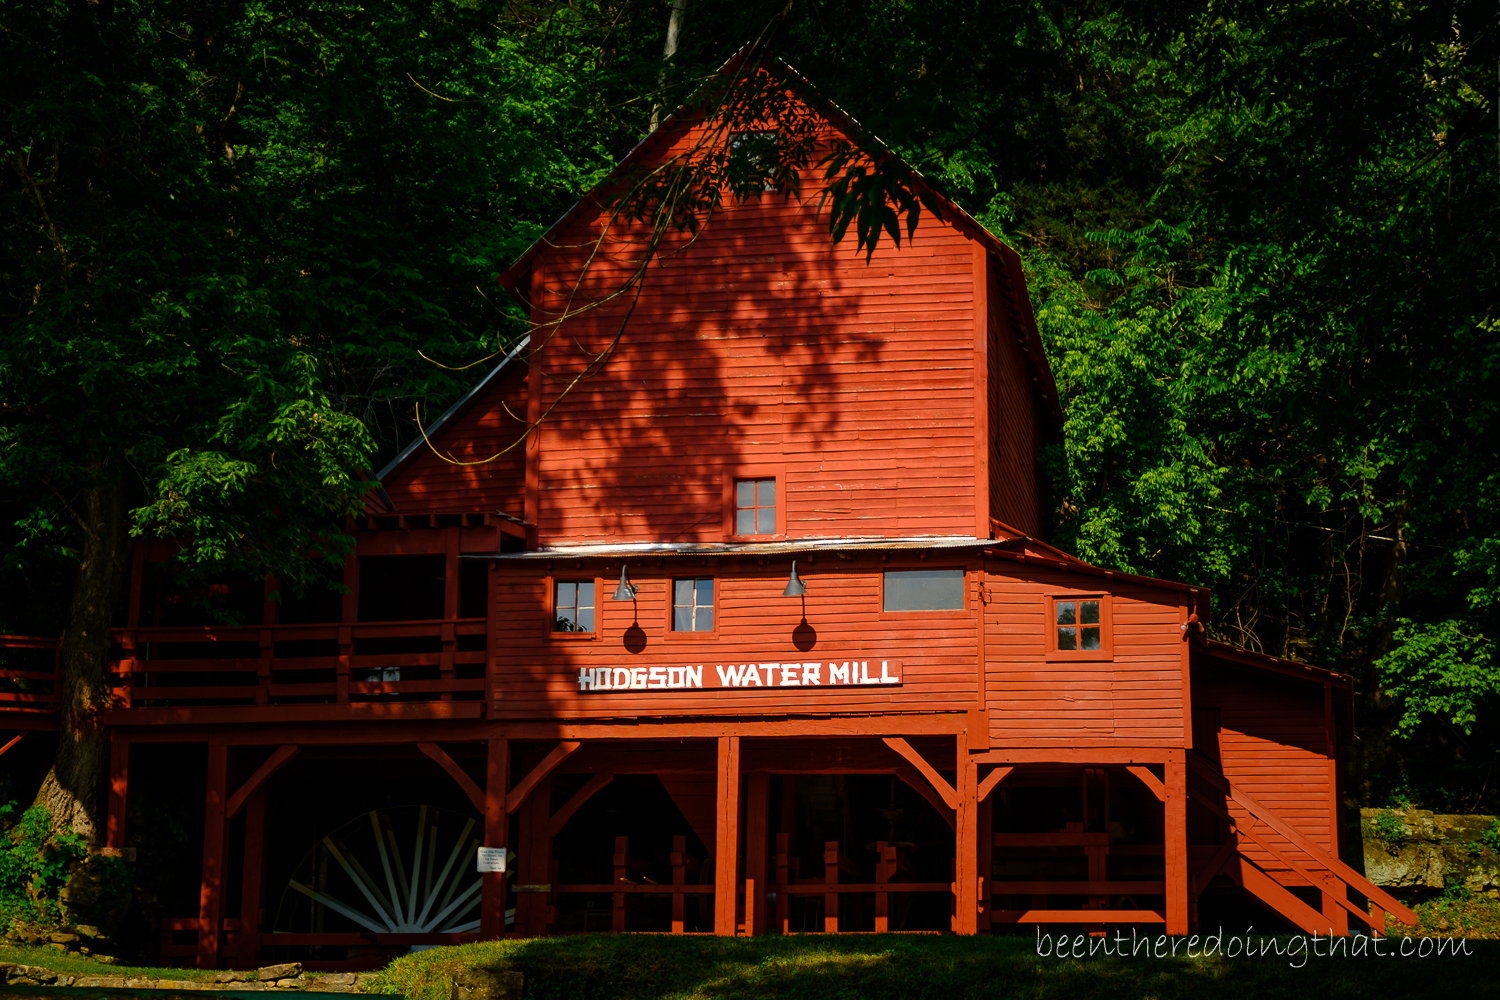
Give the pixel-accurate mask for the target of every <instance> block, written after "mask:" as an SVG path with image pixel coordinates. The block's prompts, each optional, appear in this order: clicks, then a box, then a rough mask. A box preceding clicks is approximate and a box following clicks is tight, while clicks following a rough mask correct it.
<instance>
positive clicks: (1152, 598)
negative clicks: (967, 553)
mask: <svg viewBox="0 0 1500 1000" xmlns="http://www.w3.org/2000/svg"><path fill="white" fill-rule="evenodd" d="M990 574H991V575H990V582H989V588H988V589H989V602H988V604H986V606H985V625H986V629H987V632H986V636H985V659H986V663H985V696H986V701H987V705H988V708H989V713H990V742H991V745H992V746H995V747H1047V746H1057V747H1064V746H1181V745H1182V697H1183V692H1182V647H1181V638H1180V637H1181V632H1180V627H1179V624H1178V615H1179V605H1178V599H1177V595H1176V594H1173V593H1171V592H1168V591H1157V590H1153V589H1151V588H1149V587H1144V586H1141V585H1139V584H1134V583H1132V584H1128V585H1125V584H1120V583H1115V584H1114V585H1113V586H1104V587H1101V588H1097V589H1094V588H1090V587H1089V586H1088V584H1090V583H1104V582H1105V581H1100V580H1087V581H1086V580H1082V579H1080V578H1078V577H1074V576H1070V575H1068V574H1064V573H1057V572H1051V571H1034V570H1025V569H1017V570H1014V571H1012V572H1010V573H1008V574H1005V575H1001V574H1000V573H998V572H996V569H995V568H993V567H992V568H991V569H990ZM1068 592H1073V593H1078V592H1086V593H1108V594H1110V600H1111V605H1110V606H1111V609H1112V617H1113V625H1114V628H1113V637H1114V646H1113V655H1112V657H1111V658H1110V659H1101V660H1062V661H1051V662H1049V661H1048V660H1047V659H1046V656H1047V649H1048V644H1047V640H1048V632H1047V629H1048V628H1049V623H1048V621H1047V600H1046V598H1047V596H1048V595H1049V594H1050V595H1062V594H1066V593H1068Z"/></svg>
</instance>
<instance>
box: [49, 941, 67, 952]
mask: <svg viewBox="0 0 1500 1000" xmlns="http://www.w3.org/2000/svg"><path fill="white" fill-rule="evenodd" d="M47 947H48V948H49V949H50V950H52V951H67V950H68V946H67V945H65V944H60V943H59V942H57V941H49V942H47Z"/></svg>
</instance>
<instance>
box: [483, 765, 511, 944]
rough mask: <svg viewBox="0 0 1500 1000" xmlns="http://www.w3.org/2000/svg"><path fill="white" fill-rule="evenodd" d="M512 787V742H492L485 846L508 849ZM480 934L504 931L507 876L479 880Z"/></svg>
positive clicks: (486, 783)
mask: <svg viewBox="0 0 1500 1000" xmlns="http://www.w3.org/2000/svg"><path fill="white" fill-rule="evenodd" d="M509 784H510V741H509V740H505V739H490V740H489V741H488V744H487V747H486V754H485V777H484V845H485V846H486V847H509V846H510V842H509V837H510V822H509V820H508V816H509V813H508V811H507V810H506V808H505V794H506V789H507V788H508V787H509ZM480 878H481V879H482V880H483V885H482V886H481V887H480V893H481V894H482V898H481V900H480V904H479V932H480V935H481V936H482V937H484V938H486V939H492V938H495V937H498V936H499V935H500V934H502V933H503V932H504V931H505V874H504V873H502V872H486V873H484V874H483V875H481V876H480Z"/></svg>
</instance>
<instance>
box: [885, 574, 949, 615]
mask: <svg viewBox="0 0 1500 1000" xmlns="http://www.w3.org/2000/svg"><path fill="white" fill-rule="evenodd" d="M963 606H964V571H963V570H961V569H911V570H894V569H893V570H887V571H886V574H885V610H887V611H958V610H961V609H962V608H963Z"/></svg>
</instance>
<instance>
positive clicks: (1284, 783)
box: [1192, 660, 1336, 869]
mask: <svg viewBox="0 0 1500 1000" xmlns="http://www.w3.org/2000/svg"><path fill="white" fill-rule="evenodd" d="M1192 680H1193V703H1194V706H1195V707H1198V708H1217V709H1218V710H1219V720H1220V727H1221V728H1220V732H1219V752H1220V755H1221V756H1222V759H1223V764H1224V775H1225V777H1227V778H1228V779H1229V780H1230V781H1232V782H1234V783H1235V784H1236V785H1238V786H1239V787H1240V788H1242V789H1244V790H1245V791H1246V792H1248V793H1249V794H1250V795H1251V796H1253V797H1254V798H1255V799H1257V800H1258V801H1259V802H1260V803H1261V804H1262V805H1264V806H1266V807H1267V808H1269V809H1271V810H1272V811H1274V812H1275V813H1276V814H1277V815H1279V816H1280V817H1281V818H1282V819H1283V820H1285V821H1286V822H1287V823H1288V824H1289V825H1290V826H1291V827H1292V828H1293V829H1295V830H1297V832H1299V833H1301V834H1302V835H1303V836H1305V837H1307V839H1309V840H1311V841H1312V842H1313V843H1315V844H1317V845H1318V846H1319V847H1322V848H1324V849H1326V850H1330V851H1334V845H1333V844H1332V843H1331V842H1330V841H1331V833H1330V827H1331V822H1330V820H1331V817H1330V816H1329V809H1330V808H1331V791H1330V788H1329V768H1328V755H1329V750H1330V748H1329V745H1328V734H1327V731H1326V729H1325V728H1324V725H1325V716H1324V706H1323V688H1322V685H1320V684H1315V683H1308V682H1304V681H1299V680H1296V679H1293V678H1283V677H1278V676H1274V675H1268V674H1266V673H1264V672H1262V671H1253V670H1247V669H1244V668H1241V667H1237V666H1235V665H1233V664H1230V663H1227V662H1225V661H1222V660H1208V661H1207V662H1206V663H1204V664H1200V665H1198V666H1195V667H1194V669H1193V677H1192ZM1258 832H1259V833H1262V834H1268V836H1269V838H1270V839H1271V840H1272V842H1273V843H1275V844H1276V846H1277V847H1278V849H1280V850H1283V851H1286V852H1288V853H1290V854H1291V855H1292V856H1293V857H1298V858H1300V857H1301V852H1298V851H1296V850H1294V849H1293V848H1291V845H1290V844H1288V843H1286V841H1284V840H1283V839H1282V838H1280V837H1278V836H1276V835H1275V833H1274V832H1273V831H1268V830H1267V829H1266V828H1265V827H1264V826H1262V827H1260V828H1259V830H1258ZM1334 852H1335V853H1336V851H1334ZM1245 854H1246V856H1247V857H1250V858H1252V859H1253V860H1255V861H1256V862H1257V863H1258V864H1262V865H1263V866H1265V867H1267V868H1278V869H1279V868H1284V867H1285V866H1284V865H1283V864H1281V863H1280V862H1278V861H1276V860H1275V859H1273V858H1272V857H1271V856H1270V855H1269V854H1266V853H1265V852H1263V851H1260V849H1259V848H1247V849H1246V851H1245Z"/></svg>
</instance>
